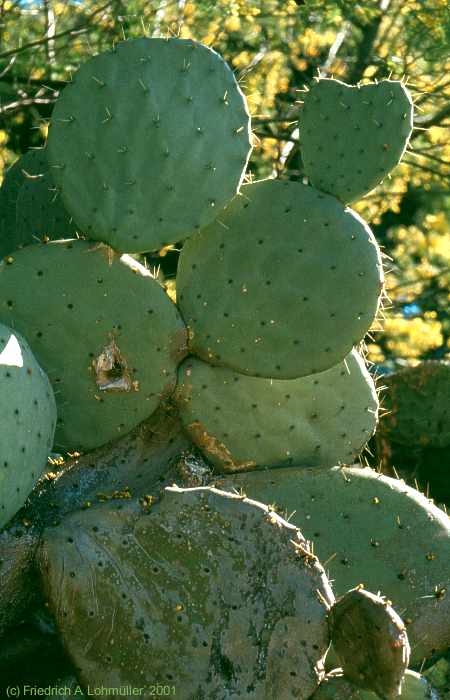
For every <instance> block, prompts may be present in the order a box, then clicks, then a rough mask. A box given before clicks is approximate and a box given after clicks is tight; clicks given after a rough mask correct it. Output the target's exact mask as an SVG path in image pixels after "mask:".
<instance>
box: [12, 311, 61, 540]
mask: <svg viewBox="0 0 450 700" xmlns="http://www.w3.org/2000/svg"><path fill="white" fill-rule="evenodd" d="M0 419H1V441H0V528H2V527H3V526H4V525H6V523H7V522H8V520H10V519H11V518H12V516H13V515H15V513H16V512H17V511H18V510H19V509H20V508H21V507H22V506H23V504H24V503H25V501H26V499H27V498H28V496H29V495H30V492H31V491H32V489H33V487H34V485H35V484H36V482H37V480H38V479H39V477H40V476H41V474H42V472H43V471H44V469H45V467H46V465H47V457H48V456H49V454H50V452H51V450H52V445H53V435H54V432H55V424H56V406H55V398H54V395H53V391H52V388H51V386H50V383H49V381H48V379H47V376H46V375H45V374H44V372H43V371H42V369H41V368H40V366H39V365H38V363H37V361H36V359H35V358H34V355H33V354H32V352H31V350H30V348H29V346H28V344H27V343H26V342H25V340H24V339H23V338H22V337H21V336H20V335H19V334H18V333H16V332H15V331H13V330H11V329H9V328H7V327H6V326H4V325H3V324H0Z"/></svg>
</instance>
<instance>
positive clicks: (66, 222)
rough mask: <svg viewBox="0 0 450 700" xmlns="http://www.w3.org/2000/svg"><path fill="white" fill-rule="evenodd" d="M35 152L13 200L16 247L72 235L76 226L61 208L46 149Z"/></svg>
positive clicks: (14, 242)
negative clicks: (14, 206)
mask: <svg viewBox="0 0 450 700" xmlns="http://www.w3.org/2000/svg"><path fill="white" fill-rule="evenodd" d="M32 153H35V154H36V156H35V160H36V167H33V166H34V162H31V166H32V167H31V168H30V169H31V173H30V175H31V177H26V178H25V180H24V182H23V183H22V185H21V187H20V190H19V192H18V197H17V202H16V236H15V239H14V241H11V243H12V244H14V247H12V246H11V252H12V251H13V250H15V249H16V248H19V247H21V246H23V245H28V244H30V243H35V242H36V241H39V240H57V239H60V238H72V237H73V236H74V235H75V234H76V232H77V226H76V224H75V222H74V221H73V219H72V217H71V216H70V215H69V214H68V213H67V211H66V209H65V208H64V206H63V204H62V201H61V197H60V194H59V192H58V190H57V188H56V187H55V185H54V182H53V179H52V177H51V174H50V172H49V167H48V163H47V158H46V151H32Z"/></svg>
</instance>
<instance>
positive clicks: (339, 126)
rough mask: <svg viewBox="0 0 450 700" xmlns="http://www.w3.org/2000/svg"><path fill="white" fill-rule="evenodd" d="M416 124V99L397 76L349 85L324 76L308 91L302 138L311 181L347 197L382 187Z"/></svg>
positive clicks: (358, 197) (302, 122) (338, 195)
mask: <svg viewBox="0 0 450 700" xmlns="http://www.w3.org/2000/svg"><path fill="white" fill-rule="evenodd" d="M412 126H413V103H412V99H411V97H410V95H409V93H408V92H407V90H406V89H405V87H404V85H403V84H402V83H400V82H398V81H395V80H382V81H381V82H379V83H376V84H373V83H372V84H370V85H358V86H349V85H346V84H345V83H342V82H341V81H339V80H332V79H330V78H321V79H319V80H317V81H315V82H314V83H313V84H312V86H311V88H310V90H309V91H308V92H306V93H305V95H304V104H303V108H302V110H301V115H300V143H301V155H302V162H303V166H304V172H305V174H306V175H307V176H308V177H309V179H310V181H311V183H312V184H313V185H314V186H315V187H317V188H318V189H320V190H323V191H324V192H329V193H330V194H332V195H334V196H335V197H338V199H340V200H341V201H343V202H346V203H347V202H353V201H355V200H357V199H360V198H361V197H363V196H364V195H365V194H367V192H370V190H372V189H373V188H374V187H376V186H377V185H378V184H379V183H380V182H381V181H382V180H383V178H384V177H385V176H386V175H388V174H389V172H390V171H391V170H392V169H393V168H394V167H395V166H396V165H397V164H398V163H399V162H400V159H401V157H402V156H403V153H404V152H405V149H406V146H407V144H408V140H409V137H410V135H411V130H412Z"/></svg>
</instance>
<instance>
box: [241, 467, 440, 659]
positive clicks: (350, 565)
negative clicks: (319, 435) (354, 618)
mask: <svg viewBox="0 0 450 700" xmlns="http://www.w3.org/2000/svg"><path fill="white" fill-rule="evenodd" d="M230 483H232V484H233V485H234V486H235V487H236V488H237V489H239V488H242V489H243V490H244V492H245V493H246V494H247V496H248V497H249V498H256V499H258V500H262V501H265V502H266V503H276V504H278V505H279V507H280V508H279V511H278V512H281V513H282V512H284V511H286V512H287V513H288V514H293V515H292V517H291V518H290V522H293V523H294V524H295V525H297V526H298V527H300V528H301V530H302V532H303V534H304V535H305V537H307V538H308V539H309V540H312V541H313V542H314V551H315V553H316V554H317V555H318V556H319V558H320V560H321V561H322V562H326V566H325V569H326V570H327V572H329V576H330V579H331V580H333V582H334V583H333V588H334V592H335V595H337V596H339V595H342V594H344V593H345V592H346V591H348V590H349V589H351V588H354V587H355V586H357V585H358V584H360V583H363V584H364V586H365V588H367V589H368V590H370V591H375V592H376V591H381V593H382V594H383V595H385V596H386V597H387V598H388V599H389V600H390V601H392V604H393V607H394V609H395V610H396V611H397V612H398V613H399V614H400V616H401V618H402V620H403V621H404V622H405V624H406V629H407V632H408V637H409V641H410V644H411V665H415V664H420V662H421V661H422V659H423V658H424V657H428V656H431V654H433V653H434V652H435V651H437V652H438V651H441V650H445V649H447V648H448V646H449V645H450V625H449V624H448V620H449V617H450V596H449V595H448V593H446V591H448V590H449V589H450V520H449V518H448V516H447V515H446V514H445V513H444V512H443V511H441V510H440V509H439V508H437V507H436V506H434V505H433V504H432V503H431V502H430V501H429V500H428V499H427V498H425V496H423V495H422V494H420V493H419V492H418V491H416V490H415V489H413V488H411V487H409V486H406V484H405V483H404V482H403V481H398V480H396V479H391V478H389V477H386V476H383V475H381V474H378V473H377V472H375V471H373V470H372V469H369V468H366V469H358V468H356V467H355V468H344V469H339V468H334V469H332V470H314V471H311V470H305V469H301V468H287V469H271V470H268V471H256V472H251V473H248V474H236V475H234V476H233V477H232V478H230ZM443 590H444V593H443V594H442V595H439V591H443Z"/></svg>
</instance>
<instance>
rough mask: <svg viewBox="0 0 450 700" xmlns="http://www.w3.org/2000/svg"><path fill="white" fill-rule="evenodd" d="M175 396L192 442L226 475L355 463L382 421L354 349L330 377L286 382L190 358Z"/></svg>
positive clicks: (325, 374)
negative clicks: (259, 468) (276, 467)
mask: <svg viewBox="0 0 450 700" xmlns="http://www.w3.org/2000/svg"><path fill="white" fill-rule="evenodd" d="M175 396H176V400H177V404H178V406H179V410H180V416H181V418H182V420H183V423H184V425H185V427H186V429H187V431H188V433H189V435H190V436H191V438H192V440H193V441H194V442H195V444H196V445H197V446H198V447H199V448H200V449H201V450H202V451H203V453H204V454H205V455H206V457H207V458H208V459H209V460H210V461H211V462H212V463H213V464H214V465H215V466H216V467H217V468H218V469H219V470H225V471H239V470H246V469H249V468H251V467H256V466H259V467H261V466H269V467H270V466H286V465H292V464H301V465H303V466H309V467H312V466H321V467H327V466H329V467H331V466H334V465H335V464H336V463H337V462H339V461H343V462H346V463H349V462H351V461H352V460H353V459H354V458H355V457H356V455H358V453H359V452H360V451H361V449H362V447H363V446H364V444H365V443H366V442H367V440H368V439H369V437H370V436H371V434H372V433H373V432H374V430H375V428H376V424H377V411H378V400H377V393H376V389H375V385H374V382H373V380H372V378H371V376H370V374H369V373H368V371H367V369H366V367H365V365H364V360H363V359H362V357H361V356H360V355H358V353H357V352H356V350H353V351H352V352H351V353H350V354H349V355H347V357H346V359H345V360H344V362H341V363H339V364H338V365H336V367H333V368H332V369H329V370H327V371H326V372H321V373H320V374H315V375H314V376H312V377H302V378H300V379H292V380H284V381H282V380H270V379H263V378H260V377H248V376H245V375H243V374H239V373H237V372H233V371H232V370H230V369H227V368H225V367H213V366H212V365H209V364H207V363H205V362H202V361H201V360H196V359H194V358H188V359H187V360H185V362H184V363H183V364H182V365H181V367H180V368H179V382H178V388H177V391H176V394H175Z"/></svg>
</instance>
